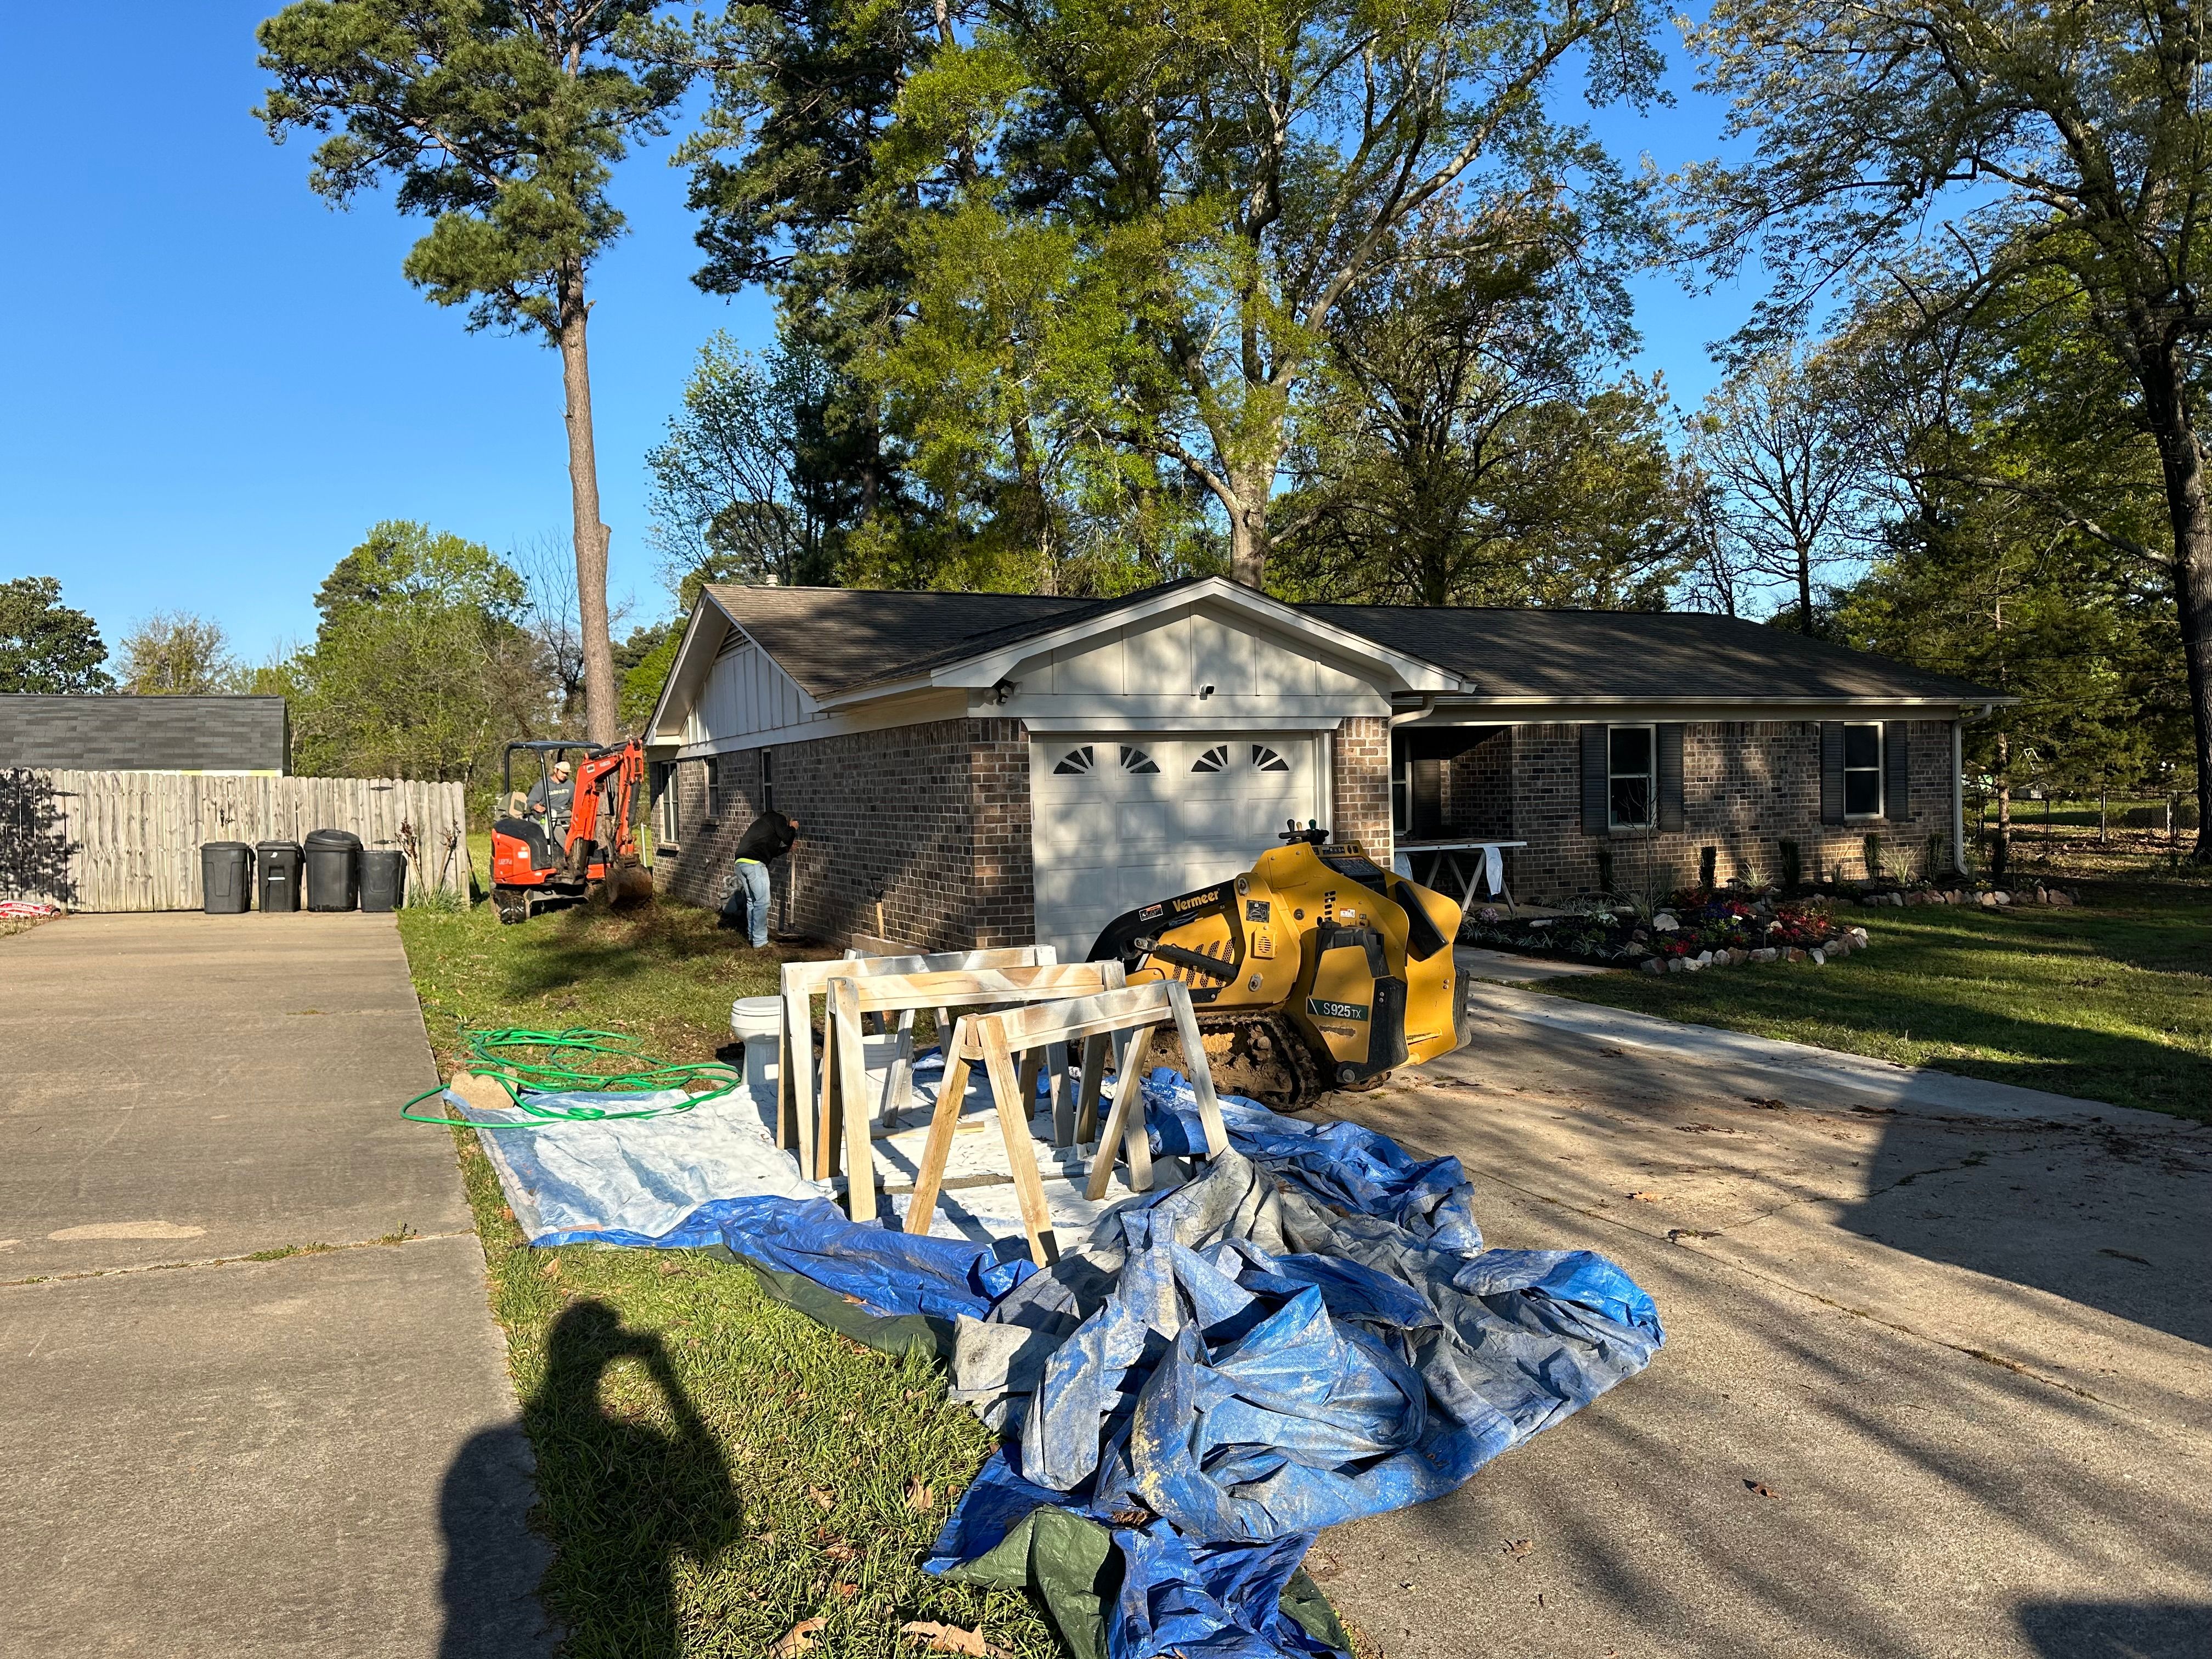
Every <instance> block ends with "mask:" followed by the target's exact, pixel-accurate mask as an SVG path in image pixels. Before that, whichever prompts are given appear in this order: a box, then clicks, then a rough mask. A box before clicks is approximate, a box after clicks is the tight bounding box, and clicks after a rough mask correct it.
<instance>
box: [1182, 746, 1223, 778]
mask: <svg viewBox="0 0 2212 1659" xmlns="http://www.w3.org/2000/svg"><path fill="white" fill-rule="evenodd" d="M1190 769H1191V770H1192V771H1194V772H1226V771H1227V770H1228V769H1229V745H1228V744H1225V743H1217V744H1214V745H1213V747H1212V748H1211V749H1209V750H1206V752H1205V753H1204V754H1202V755H1200V757H1198V758H1197V759H1196V760H1194V761H1193V762H1192V763H1190Z"/></svg>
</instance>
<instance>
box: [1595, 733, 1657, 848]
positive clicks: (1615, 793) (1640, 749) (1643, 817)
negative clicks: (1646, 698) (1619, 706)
mask: <svg viewBox="0 0 2212 1659" xmlns="http://www.w3.org/2000/svg"><path fill="white" fill-rule="evenodd" d="M1652 738H1653V732H1652V728H1651V727H1650V726H1613V727H1611V728H1610V729H1608V730H1607V732H1606V739H1605V741H1606V819H1607V823H1610V824H1612V826H1613V828H1614V829H1650V827H1651V809H1652V805H1653V803H1654V802H1655V801H1656V799H1658V794H1659V791H1658V790H1657V788H1656V787H1654V786H1655V779H1654V778H1653V775H1652V772H1653V768H1652V761H1653V759H1654V757H1655V753H1656V750H1657V747H1658V745H1657V744H1656V743H1654V742H1653V740H1652Z"/></svg>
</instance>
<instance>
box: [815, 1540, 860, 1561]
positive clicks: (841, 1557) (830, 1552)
mask: <svg viewBox="0 0 2212 1659" xmlns="http://www.w3.org/2000/svg"><path fill="white" fill-rule="evenodd" d="M822 1553H823V1555H825V1556H826V1557H828V1558H829V1559H830V1560H832V1561H857V1560H859V1559H860V1551H859V1550H857V1549H855V1548H854V1547H853V1546H852V1545H850V1544H848V1543H847V1542H846V1541H844V1540H843V1539H842V1538H840V1539H838V1540H836V1541H835V1542H833V1543H832V1544H830V1545H829V1547H828V1548H826V1549H824V1550H823V1552H822Z"/></svg>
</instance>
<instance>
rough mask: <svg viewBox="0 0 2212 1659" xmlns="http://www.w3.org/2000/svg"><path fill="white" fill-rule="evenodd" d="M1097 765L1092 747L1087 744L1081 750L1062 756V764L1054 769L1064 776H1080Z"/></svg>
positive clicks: (1071, 751)
mask: <svg viewBox="0 0 2212 1659" xmlns="http://www.w3.org/2000/svg"><path fill="white" fill-rule="evenodd" d="M1095 763H1096V762H1095V758H1094V757H1093V756H1092V755H1091V745H1090V744H1087V743H1086V744H1084V745H1083V747H1081V748H1080V749H1071V750H1068V751H1067V752H1066V754H1065V755H1062V756H1061V757H1060V764H1058V765H1057V766H1055V767H1054V768H1053V770H1054V771H1055V772H1058V773H1060V774H1061V775H1070V774H1073V775H1077V776H1080V775H1082V774H1084V773H1085V772H1088V771H1089V770H1090V769H1091V767H1092V766H1093V765H1094V764H1095Z"/></svg>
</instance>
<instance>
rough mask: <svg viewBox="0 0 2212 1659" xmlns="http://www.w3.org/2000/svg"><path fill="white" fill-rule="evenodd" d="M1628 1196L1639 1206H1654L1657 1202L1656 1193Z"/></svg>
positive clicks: (1657, 1196)
mask: <svg viewBox="0 0 2212 1659" xmlns="http://www.w3.org/2000/svg"><path fill="white" fill-rule="evenodd" d="M1629 1196H1630V1197H1631V1198H1632V1199H1634V1200H1636V1201H1637V1202H1638V1203H1639V1204H1656V1203H1657V1202H1658V1201H1659V1194H1656V1193H1631V1194H1629Z"/></svg>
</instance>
